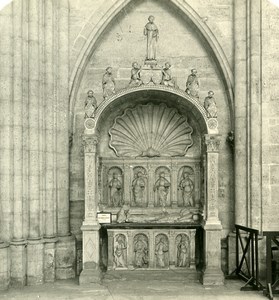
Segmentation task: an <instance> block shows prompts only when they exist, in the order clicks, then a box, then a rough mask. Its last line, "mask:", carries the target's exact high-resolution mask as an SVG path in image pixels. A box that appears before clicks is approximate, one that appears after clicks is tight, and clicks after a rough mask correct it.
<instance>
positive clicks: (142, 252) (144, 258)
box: [134, 235, 148, 268]
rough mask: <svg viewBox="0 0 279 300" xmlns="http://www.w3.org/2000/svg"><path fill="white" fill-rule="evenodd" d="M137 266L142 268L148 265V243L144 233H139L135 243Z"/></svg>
mask: <svg viewBox="0 0 279 300" xmlns="http://www.w3.org/2000/svg"><path fill="white" fill-rule="evenodd" d="M134 252H135V266H136V267H138V268H142V267H143V266H144V265H146V266H147V265H148V245H147V242H146V240H145V238H144V236H143V235H138V236H137V239H136V241H135V243H134Z"/></svg>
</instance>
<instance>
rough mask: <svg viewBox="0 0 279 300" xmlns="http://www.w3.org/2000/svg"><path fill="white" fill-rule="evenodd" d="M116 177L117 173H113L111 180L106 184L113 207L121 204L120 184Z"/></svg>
mask: <svg viewBox="0 0 279 300" xmlns="http://www.w3.org/2000/svg"><path fill="white" fill-rule="evenodd" d="M117 177H118V175H117V173H113V174H112V179H111V181H110V182H109V184H108V185H109V188H110V203H111V206H114V207H118V206H120V205H121V204H122V183H121V181H120V180H119V179H118V178H117Z"/></svg>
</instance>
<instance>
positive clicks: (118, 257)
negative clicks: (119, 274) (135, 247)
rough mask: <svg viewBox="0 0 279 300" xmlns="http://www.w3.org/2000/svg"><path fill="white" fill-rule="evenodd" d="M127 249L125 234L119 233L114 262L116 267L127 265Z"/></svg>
mask: <svg viewBox="0 0 279 300" xmlns="http://www.w3.org/2000/svg"><path fill="white" fill-rule="evenodd" d="M126 249H127V246H126V244H125V240H124V236H123V235H121V234H119V235H117V237H116V240H115V242H114V250H113V254H114V263H115V266H116V267H122V268H123V267H126V263H125V251H126Z"/></svg>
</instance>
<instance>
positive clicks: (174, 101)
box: [85, 85, 218, 134]
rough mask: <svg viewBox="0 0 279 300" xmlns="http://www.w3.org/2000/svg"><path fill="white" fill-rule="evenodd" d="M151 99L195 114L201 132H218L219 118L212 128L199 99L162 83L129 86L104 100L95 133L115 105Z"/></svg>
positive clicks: (98, 113) (96, 119) (98, 111)
mask: <svg viewBox="0 0 279 300" xmlns="http://www.w3.org/2000/svg"><path fill="white" fill-rule="evenodd" d="M150 101H152V102H153V103H156V102H157V103H165V104H166V105H167V106H171V107H175V108H177V109H178V110H180V111H181V110H182V111H186V112H187V114H191V115H193V116H194V118H195V121H196V122H197V123H198V124H199V127H200V130H201V132H203V133H204V134H208V133H214V134H215V133H218V129H217V127H218V123H217V120H215V121H216V122H215V123H216V126H215V127H214V128H212V126H211V125H210V121H212V119H208V118H207V116H206V111H205V109H204V107H203V106H202V105H201V104H200V102H199V101H198V100H197V99H194V98H192V97H190V96H189V95H188V94H186V93H185V92H183V91H182V90H178V89H174V88H170V87H166V86H161V85H159V86H155V85H154V86H141V87H133V88H127V89H124V90H121V91H119V92H118V93H116V94H115V95H113V96H112V97H110V98H108V99H106V100H105V101H103V102H102V103H101V104H100V105H99V107H98V108H97V110H96V113H95V122H94V133H97V132H98V131H99V129H100V126H102V121H103V120H104V119H105V118H106V117H107V114H108V113H109V112H110V111H111V110H113V108H114V107H118V106H119V105H121V104H122V103H125V102H128V103H130V104H136V103H137V104H138V103H148V102H150ZM85 127H86V130H88V128H87V126H86V125H85ZM89 130H91V129H90V128H89ZM88 133H89V132H88Z"/></svg>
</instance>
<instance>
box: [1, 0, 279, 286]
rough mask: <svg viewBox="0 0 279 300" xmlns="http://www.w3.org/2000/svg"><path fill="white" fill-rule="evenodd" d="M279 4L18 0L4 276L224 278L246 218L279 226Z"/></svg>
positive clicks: (14, 281)
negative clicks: (169, 273) (173, 273)
mask: <svg viewBox="0 0 279 300" xmlns="http://www.w3.org/2000/svg"><path fill="white" fill-rule="evenodd" d="M278 17H279V12H278V9H277V10H276V9H274V7H273V5H272V4H271V3H270V2H269V1H268V0H262V1H261V0H255V1H254V0H253V1H252V0H250V1H248V0H247V1H246V0H235V1H231V0H221V1H211V0H207V1H196V0H195V1H194V0H193V1H192V0H189V1H183V0H160V1H159V0H143V1H135V0H115V1H104V0H98V1H95V0H84V1H75V0H60V1H55V0H47V1H35V0H14V1H13V2H12V4H9V5H8V6H6V7H5V8H4V9H3V10H2V11H1V12H0V28H2V27H3V28H5V30H3V32H4V33H3V37H2V38H1V43H0V55H1V57H0V58H2V57H3V59H0V76H1V77H0V79H1V80H0V84H1V89H0V100H1V111H0V117H1V119H0V125H1V130H0V137H1V139H0V192H1V194H0V197H1V198H0V260H1V266H0V287H1V288H7V287H9V286H23V285H26V284H28V285H32V284H41V283H43V282H52V281H55V280H57V279H66V278H73V277H75V276H79V283H80V284H88V283H89V284H90V283H96V282H100V281H101V279H102V277H103V274H104V273H105V272H110V271H111V270H113V271H114V272H121V271H122V270H126V271H129V270H131V271H132V270H135V269H139V270H142V272H145V271H146V272H150V271H151V270H158V269H160V270H162V272H163V271H164V270H169V269H179V270H182V271H183V272H185V273H187V272H188V273H189V274H190V273H191V274H193V272H194V273H195V272H196V273H197V278H199V279H200V281H201V283H202V284H204V285H222V284H223V283H224V276H225V275H226V274H229V273H230V272H232V271H233V270H234V268H235V233H234V224H240V225H244V226H250V227H253V228H255V229H258V230H260V232H262V231H263V230H278V229H276V228H278V218H277V217H276V216H277V214H278V213H279V210H278V207H279V205H278V200H277V199H275V196H274V195H275V194H276V191H277V189H278V187H279V177H278V174H279V162H278V154H277V152H278V151H277V150H278V145H277V141H278V139H276V137H277V136H276V134H278V132H279V130H278V124H279V121H278V120H279V113H278V108H277V106H278V105H277V100H278V99H279V94H278V91H277V90H276V88H275V86H276V84H275V81H276V80H277V79H276V78H277V77H278V75H276V74H278V73H279V72H278V71H279V70H277V69H279V67H278V66H277V65H272V66H271V65H270V63H269V62H268V61H269V59H270V58H272V59H273V60H275V59H277V60H278V61H279V56H278V53H277V52H278V51H277V52H276V51H274V49H275V48H276V45H273V44H271V42H270V40H271V36H272V35H273V34H275V35H276V34H277V35H278V34H279V32H278V31H279V29H278V26H274V20H277V19H278ZM275 23H276V22H275ZM252 28H253V30H252ZM270 28H272V30H270ZM19 29H20V30H19ZM1 32H2V31H1ZM1 35H2V34H1ZM274 43H275V42H274ZM264 74H267V75H264ZM276 76H277V77H276ZM2 103H3V105H2ZM2 108H3V109H2ZM26 116H28V118H26ZM102 218H105V219H106V221H104V219H102ZM262 245H264V240H263V239H260V248H261V249H262V248H263V247H262ZM261 253H263V252H261ZM261 253H260V269H261V271H262V270H263V264H264V256H263V255H261ZM262 274H263V272H262Z"/></svg>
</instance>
